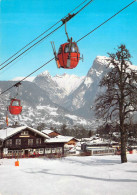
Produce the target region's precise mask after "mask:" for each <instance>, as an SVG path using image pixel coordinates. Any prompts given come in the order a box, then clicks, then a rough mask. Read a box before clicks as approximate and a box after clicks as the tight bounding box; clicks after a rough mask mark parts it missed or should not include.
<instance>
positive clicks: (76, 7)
mask: <svg viewBox="0 0 137 195" xmlns="http://www.w3.org/2000/svg"><path fill="white" fill-rule="evenodd" d="M86 1H87V0H85V1H83V2H82V3H80V4H79V5H78V6H77V7H75V8H74V9H73V10H72V11H71V12H69V13H72V12H73V11H75V10H76V9H77V8H79V7H80V6H81V5H82V4H84V3H85V2H86ZM65 17H67V15H66V16H65ZM59 22H61V20H59V21H58V22H56V23H55V24H54V25H52V26H51V27H50V28H48V29H47V30H46V31H44V32H43V33H41V34H40V35H39V36H37V37H36V38H35V39H33V40H32V41H30V42H29V43H28V44H26V45H25V46H24V47H22V48H21V49H20V50H18V51H17V52H16V53H15V54H13V55H12V56H10V57H9V58H8V59H7V60H5V61H4V62H3V63H1V64H0V66H2V65H3V64H5V63H6V62H7V61H9V60H10V59H11V58H13V57H14V56H15V55H17V54H18V53H19V52H21V51H22V50H23V49H25V48H26V47H27V46H29V45H30V44H31V43H33V42H34V41H36V40H37V39H38V38H40V37H41V36H42V35H44V34H45V33H46V32H48V31H49V30H51V29H52V28H53V27H54V26H56V25H57V24H58V23H59Z"/></svg>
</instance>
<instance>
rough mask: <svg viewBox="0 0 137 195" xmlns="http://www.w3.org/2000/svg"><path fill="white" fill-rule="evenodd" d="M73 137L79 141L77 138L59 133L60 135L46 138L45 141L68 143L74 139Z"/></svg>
mask: <svg viewBox="0 0 137 195" xmlns="http://www.w3.org/2000/svg"><path fill="white" fill-rule="evenodd" d="M72 139H75V140H76V141H77V139H76V138H74V137H71V136H63V135H58V136H56V137H54V138H50V139H48V140H46V141H45V142H47V143H53V142H54V143H55V142H62V143H67V142H69V141H70V140H72Z"/></svg>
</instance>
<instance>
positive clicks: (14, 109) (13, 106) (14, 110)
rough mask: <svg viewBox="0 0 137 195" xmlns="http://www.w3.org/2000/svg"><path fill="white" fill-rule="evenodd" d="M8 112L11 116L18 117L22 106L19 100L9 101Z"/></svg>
mask: <svg viewBox="0 0 137 195" xmlns="http://www.w3.org/2000/svg"><path fill="white" fill-rule="evenodd" d="M8 108H9V112H10V114H13V115H18V114H20V113H21V111H22V106H21V104H20V100H18V99H11V102H10V105H9V107H8Z"/></svg>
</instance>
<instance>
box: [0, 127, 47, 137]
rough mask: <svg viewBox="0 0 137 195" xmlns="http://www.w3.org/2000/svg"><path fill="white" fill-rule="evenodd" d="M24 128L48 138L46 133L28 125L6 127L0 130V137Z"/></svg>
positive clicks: (11, 134) (8, 135)
mask: <svg viewBox="0 0 137 195" xmlns="http://www.w3.org/2000/svg"><path fill="white" fill-rule="evenodd" d="M25 129H29V130H30V131H33V132H35V133H37V134H39V135H41V136H42V137H44V138H50V137H49V136H48V135H45V134H43V133H41V132H40V131H38V130H36V129H33V128H31V127H28V126H21V127H17V128H7V129H3V130H0V139H1V140H5V139H7V138H8V137H11V136H13V135H14V134H16V133H18V132H20V131H22V130H25Z"/></svg>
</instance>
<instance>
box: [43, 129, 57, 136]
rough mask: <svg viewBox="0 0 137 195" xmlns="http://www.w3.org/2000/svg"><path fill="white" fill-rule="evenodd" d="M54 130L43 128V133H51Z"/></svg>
mask: <svg viewBox="0 0 137 195" xmlns="http://www.w3.org/2000/svg"><path fill="white" fill-rule="evenodd" d="M53 132H54V131H52V130H50V129H45V130H42V133H45V134H47V135H48V134H50V133H53Z"/></svg>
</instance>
